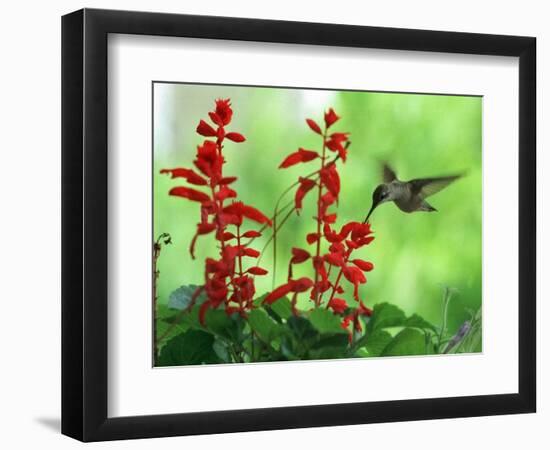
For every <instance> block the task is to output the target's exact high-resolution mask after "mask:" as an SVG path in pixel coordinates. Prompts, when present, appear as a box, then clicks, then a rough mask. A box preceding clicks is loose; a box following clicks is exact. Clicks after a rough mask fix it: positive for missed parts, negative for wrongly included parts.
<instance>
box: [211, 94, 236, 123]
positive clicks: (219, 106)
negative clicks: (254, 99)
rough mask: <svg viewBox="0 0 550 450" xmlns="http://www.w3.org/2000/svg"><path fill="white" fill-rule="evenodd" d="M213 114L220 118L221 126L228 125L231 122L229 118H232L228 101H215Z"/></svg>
mask: <svg viewBox="0 0 550 450" xmlns="http://www.w3.org/2000/svg"><path fill="white" fill-rule="evenodd" d="M215 113H216V115H217V116H218V117H219V118H220V120H221V122H222V125H228V124H229V122H231V117H232V116H233V110H232V109H231V103H230V100H229V99H228V98H227V99H225V100H222V99H221V98H220V99H218V100H216V111H215ZM220 126H221V125H220Z"/></svg>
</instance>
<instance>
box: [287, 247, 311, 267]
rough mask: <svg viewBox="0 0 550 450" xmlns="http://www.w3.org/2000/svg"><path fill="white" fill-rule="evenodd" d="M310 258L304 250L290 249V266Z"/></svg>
mask: <svg viewBox="0 0 550 450" xmlns="http://www.w3.org/2000/svg"><path fill="white" fill-rule="evenodd" d="M310 257H311V255H310V254H309V252H307V251H306V250H302V249H301V248H296V247H294V248H293V249H292V259H291V260H290V264H300V263H303V262H304V261H307V260H308V259H309V258H310Z"/></svg>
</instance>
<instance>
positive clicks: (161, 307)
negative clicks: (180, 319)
mask: <svg viewBox="0 0 550 450" xmlns="http://www.w3.org/2000/svg"><path fill="white" fill-rule="evenodd" d="M177 312H178V311H177V310H175V309H173V308H170V307H169V306H168V305H165V304H164V303H157V311H156V316H157V320H160V319H167V318H169V317H172V316H173V315H174V314H176V313H177Z"/></svg>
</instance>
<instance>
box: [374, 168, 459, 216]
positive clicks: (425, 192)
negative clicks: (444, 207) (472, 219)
mask: <svg viewBox="0 0 550 450" xmlns="http://www.w3.org/2000/svg"><path fill="white" fill-rule="evenodd" d="M461 177H462V174H460V175H449V176H444V177H432V178H417V179H414V180H410V181H400V180H399V179H398V178H397V175H396V174H395V171H394V170H393V169H392V168H391V167H390V166H389V165H388V164H384V165H383V180H384V182H383V183H382V184H380V185H378V186H377V187H376V189H375V190H374V192H373V193H372V206H371V208H370V210H369V213H368V214H367V217H366V218H365V221H364V223H367V222H368V220H369V218H370V216H371V214H372V212H373V211H374V210H375V209H376V208H377V207H378V206H379V205H381V204H382V203H386V202H394V203H395V204H396V205H397V207H398V208H399V209H400V210H401V211H403V212H406V213H412V212H415V211H427V212H432V211H437V210H436V209H435V208H434V207H433V206H432V205H430V204H429V203H428V202H427V201H426V198H427V197H429V196H430V195H434V194H436V193H437V192H439V191H441V190H442V189H444V188H446V187H447V186H448V185H449V184H451V183H452V182H453V181H455V180H457V179H459V178H461Z"/></svg>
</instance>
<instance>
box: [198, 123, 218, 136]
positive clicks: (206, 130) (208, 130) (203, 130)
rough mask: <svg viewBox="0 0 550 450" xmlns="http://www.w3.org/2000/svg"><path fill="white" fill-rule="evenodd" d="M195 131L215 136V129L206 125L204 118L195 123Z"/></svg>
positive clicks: (202, 134) (203, 134)
mask: <svg viewBox="0 0 550 450" xmlns="http://www.w3.org/2000/svg"><path fill="white" fill-rule="evenodd" d="M197 133H199V134H200V135H201V136H206V137H211V136H216V130H214V128H212V127H211V126H210V125H208V124H207V123H206V122H205V121H204V120H201V121H200V122H199V124H198V125H197Z"/></svg>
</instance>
